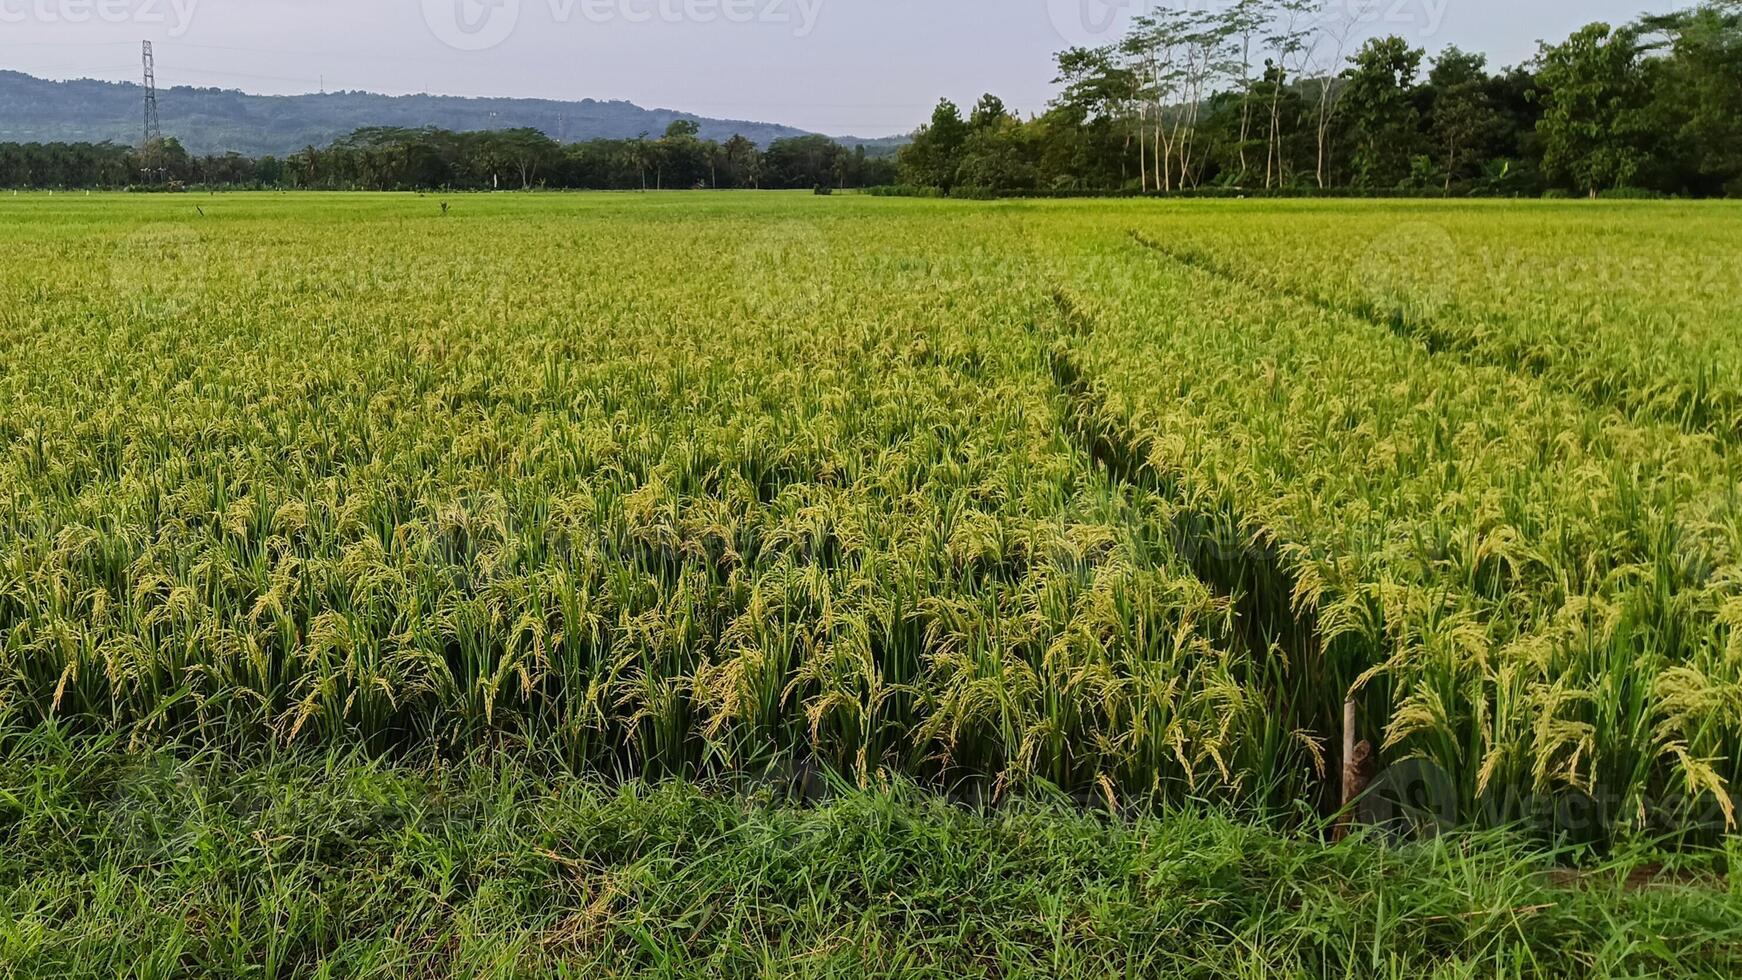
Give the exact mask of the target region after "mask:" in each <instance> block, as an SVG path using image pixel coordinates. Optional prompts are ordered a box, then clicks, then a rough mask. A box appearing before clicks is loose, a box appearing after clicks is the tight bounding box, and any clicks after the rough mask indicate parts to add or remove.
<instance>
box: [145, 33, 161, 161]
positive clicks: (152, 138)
mask: <svg viewBox="0 0 1742 980" xmlns="http://www.w3.org/2000/svg"><path fill="white" fill-rule="evenodd" d="M144 61H145V146H147V147H150V146H151V145H153V144H155V143H157V142H159V141H161V140H162V139H163V124H162V123H161V122H160V121H159V120H158V118H157V67H156V65H155V63H154V62H153V61H152V58H151V42H150V41H146V42H145V55H144Z"/></svg>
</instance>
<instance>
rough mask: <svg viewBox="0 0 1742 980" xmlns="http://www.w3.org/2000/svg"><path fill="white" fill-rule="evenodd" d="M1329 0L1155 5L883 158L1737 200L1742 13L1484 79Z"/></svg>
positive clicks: (1637, 27) (1014, 181)
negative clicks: (1108, 40)
mask: <svg viewBox="0 0 1742 980" xmlns="http://www.w3.org/2000/svg"><path fill="white" fill-rule="evenodd" d="M1354 7H1359V3H1358V2H1357V3H1355V4H1354V5H1353V6H1352V5H1351V4H1350V3H1348V2H1345V0H1337V2H1336V3H1334V4H1333V3H1330V2H1328V0H1239V2H1236V3H1235V4H1233V6H1232V7H1230V8H1228V9H1226V10H1224V11H1220V12H1214V13H1210V12H1203V11H1196V10H1170V9H1157V10H1154V11H1151V12H1149V13H1148V14H1146V15H1145V16H1142V17H1139V18H1137V19H1135V20H1134V21H1133V24H1132V27H1131V29H1130V31H1129V32H1128V33H1127V34H1126V35H1125V36H1124V37H1122V38H1121V39H1119V40H1118V41H1117V42H1116V43H1113V44H1108V45H1105V46H1102V47H1095V48H1073V49H1071V50H1068V51H1065V52H1062V53H1061V54H1059V55H1058V58H1057V66H1058V73H1057V77H1056V78H1055V80H1054V81H1055V83H1056V84H1057V85H1058V86H1059V87H1060V90H1059V94H1058V96H1057V97H1056V98H1055V99H1054V100H1053V102H1052V103H1051V104H1050V105H1049V106H1048V107H1047V109H1046V110H1045V111H1044V112H1043V113H1041V114H1039V115H1037V116H1035V117H1033V118H1029V119H1026V120H1025V119H1021V118H1019V117H1017V116H1016V115H1015V114H1013V113H1011V112H1010V111H1008V110H1007V109H1006V107H1005V105H1004V104H1003V103H1002V102H1001V101H1000V100H999V99H998V98H996V97H995V96H992V95H987V96H985V97H983V98H982V99H981V100H980V101H979V103H978V104H977V105H975V106H974V107H973V109H972V110H971V112H970V113H969V115H968V117H967V118H966V119H964V118H963V116H962V113H961V111H960V109H959V108H958V107H957V106H956V105H955V104H954V103H952V102H950V101H949V100H944V101H942V102H940V103H939V105H938V107H937V109H936V111H935V112H934V113H933V115H932V118H931V121H930V123H929V124H927V125H926V126H924V127H922V128H921V129H920V130H919V131H918V132H917V133H915V135H914V137H913V139H912V141H911V142H910V143H909V144H908V145H907V146H905V147H904V148H903V149H902V151H901V155H900V175H901V180H902V182H903V183H904V184H906V185H908V186H909V187H911V188H913V189H915V190H921V191H930V192H937V193H946V194H974V193H986V192H1061V193H1080V192H1085V191H1110V190H1119V191H1136V192H1156V191H1159V192H1170V191H1171V192H1180V191H1185V192H1193V191H1210V190H1213V189H1227V190H1232V189H1239V190H1253V191H1256V190H1260V189H1262V190H1265V191H1273V192H1287V191H1303V192H1308V193H1312V192H1332V191H1338V190H1345V191H1356V192H1367V193H1375V192H1406V193H1407V192H1417V193H1420V192H1432V193H1464V194H1469V193H1479V194H1507V195H1513V194H1540V193H1545V192H1546V193H1568V194H1580V195H1597V194H1601V193H1605V192H1608V193H1620V194H1625V193H1628V192H1642V193H1662V194H1679V195H1689V196H1717V195H1725V194H1727V195H1730V196H1742V0H1708V2H1706V3H1704V4H1702V5H1701V6H1698V7H1695V8H1693V9H1688V10H1684V11H1681V12H1677V13H1671V14H1666V15H1653V16H1646V17H1643V18H1641V19H1640V20H1638V21H1636V22H1634V23H1631V24H1626V25H1623V26H1620V27H1612V26H1610V25H1608V24H1603V23H1595V24H1591V25H1589V26H1587V27H1585V28H1583V29H1582V30H1580V31H1578V32H1577V33H1575V34H1573V35H1572V36H1571V37H1569V38H1567V39H1566V40H1564V41H1562V42H1560V43H1558V44H1548V43H1543V44H1542V45H1541V47H1540V50H1539V52H1538V53H1537V55H1536V57H1535V58H1534V59H1533V60H1532V61H1531V62H1530V63H1528V64H1526V65H1523V66H1520V67H1517V68H1511V69H1507V70H1504V71H1492V70H1490V69H1489V67H1488V63H1487V59H1486V57H1485V56H1483V55H1481V54H1477V53H1472V52H1466V51H1461V50H1459V49H1458V48H1456V47H1448V48H1446V49H1445V50H1443V51H1441V52H1439V53H1438V54H1437V55H1435V56H1433V57H1432V58H1431V59H1430V58H1429V56H1428V53H1427V52H1426V51H1425V50H1424V49H1422V48H1418V47H1413V46H1411V45H1410V44H1409V42H1407V41H1406V40H1404V39H1403V38H1400V37H1395V36H1391V37H1382V38H1375V39H1370V40H1366V41H1365V42H1364V43H1362V44H1360V45H1359V46H1356V45H1355V44H1354V43H1353V41H1352V38H1353V36H1354V33H1355V30H1356V28H1357V27H1358V26H1359V24H1360V22H1361V20H1362V17H1361V11H1360V10H1358V9H1353V8H1354Z"/></svg>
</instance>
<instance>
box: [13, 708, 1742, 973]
mask: <svg viewBox="0 0 1742 980" xmlns="http://www.w3.org/2000/svg"><path fill="white" fill-rule="evenodd" d="M0 763H3V765H0V975H4V976H7V977H36V976H44V977H46V976H55V977H70V976H91V977H105V978H107V977H115V976H135V977H172V976H211V975H224V976H253V977H289V976H332V977H365V976H367V977H377V976H379V977H399V976H419V977H423V976H467V977H470V976H550V975H558V976H561V975H568V976H588V977H591V976H602V975H606V976H608V975H626V974H636V975H656V976H678V975H697V976H718V975H728V976H775V975H778V976H795V975H796V976H817V975H834V976H862V975H899V976H984V975H990V976H1013V975H1028V976H1085V977H1089V976H1093V977H1104V976H1121V975H1122V976H1164V975H1167V976H1171V975H1183V976H1273V975H1301V976H1338V977H1342V976H1398V977H1422V976H1470V977H1478V976H1479V977H1490V976H1511V975H1518V976H1533V975H1561V976H1568V977H1571V976H1581V977H1582V976H1611V975H1639V976H1643V975H1668V974H1689V975H1714V976H1724V975H1728V976H1733V975H1736V973H1737V971H1738V970H1742V892H1738V891H1737V890H1734V889H1727V887H1726V885H1725V884H1724V878H1723V877H1722V875H1723V872H1724V869H1725V864H1726V862H1724V861H1723V859H1722V857H1721V856H1720V855H1705V856H1695V857H1684V858H1682V859H1681V860H1682V861H1686V862H1693V863H1691V864H1686V865H1683V866H1679V867H1677V868H1675V869H1673V870H1668V871H1665V870H1662V869H1657V868H1650V867H1646V868H1644V870H1642V865H1641V863H1640V860H1639V859H1633V860H1627V859H1613V860H1612V861H1611V862H1610V863H1608V864H1605V865H1604V866H1602V867H1600V868H1597V869H1595V870H1592V871H1590V872H1588V873H1587V874H1586V875H1584V876H1583V877H1581V879H1580V880H1579V882H1578V883H1577V884H1576V885H1575V884H1569V883H1568V881H1567V880H1565V879H1566V876H1565V875H1557V874H1555V873H1553V872H1552V871H1551V869H1550V864H1549V860H1548V859H1547V858H1544V857H1543V856H1541V854H1540V852H1538V853H1537V854H1536V855H1534V856H1530V855H1528V854H1527V851H1526V849H1524V848H1522V847H1518V846H1514V845H1513V844H1512V843H1511V842H1510V841H1508V840H1507V839H1505V838H1502V837H1498V836H1496V835H1493V834H1486V835H1482V836H1454V837H1447V838H1442V839H1440V840H1438V841H1435V842H1433V843H1428V844H1418V845H1412V846H1407V847H1401V848H1387V847H1384V846H1381V845H1379V844H1378V843H1376V842H1374V841H1354V842H1349V843H1345V844H1341V845H1336V846H1325V845H1324V844H1323V843H1322V842H1320V841H1319V840H1317V839H1314V838H1310V837H1306V836H1301V835H1297V834H1291V833H1286V832H1280V831H1277V830H1273V829H1267V828H1265V827H1261V826H1254V825H1251V824H1248V823H1244V822H1241V821H1240V820H1237V819H1233V818H1230V817H1227V816H1222V815H1215V814H1210V813H1207V812H1184V813H1176V814H1173V815H1169V816H1164V817H1144V818H1137V819H1134V820H1132V821H1128V822H1127V821H1112V820H1109V819H1107V818H1106V817H1104V816H1095V815H1089V814H1082V813H1078V812H1071V811H1066V810H1059V809H1051V808H1046V807H1041V806H1038V805H1025V806H1019V807H1014V808H1011V809H1007V810H1002V811H998V812H995V813H985V812H982V813H973V812H969V811H967V810H964V809H960V808H953V807H950V806H948V805H946V804H944V803H941V802H938V801H936V800H935V799H927V798H925V797H923V796H921V795H919V794H917V793H912V792H909V791H906V790H903V789H900V788H897V789H894V790H886V791H881V792H873V793H858V792H853V791H843V792H841V793H839V794H837V795H836V796H835V797H834V798H833V799H832V800H831V801H829V802H827V803H822V804H818V805H812V806H804V805H794V804H790V803H781V802H778V801H774V800H768V799H762V800H757V799H752V798H747V797H745V796H742V795H732V794H723V795H719V796H713V795H709V794H707V793H705V792H703V791H701V790H698V789H697V788H695V787H693V786H684V785H681V784H672V785H664V786H658V787H649V786H630V787H626V788H618V789H606V788H603V787H602V786H600V785H599V784H596V783H588V782H585V781H577V780H573V779H552V778H546V777H543V776H540V775H539V774H536V773H533V772H530V771H527V770H524V769H522V768H520V767H518V766H516V765H515V764H514V763H512V762H509V761H506V760H505V759H504V758H497V759H495V760H487V759H482V758H479V759H474V760H472V761H471V762H470V763H468V764H466V765H453V764H451V763H450V764H444V765H435V764H430V765H425V766H411V765H408V764H404V763H400V764H385V763H379V762H369V761H364V760H361V759H358V758H341V757H338V756H328V757H319V756H297V757H287V758H275V759H262V760H256V761H254V762H251V763H248V764H236V763H233V762H231V761H229V760H227V759H225V758H222V757H219V756H215V755H194V756H187V755H174V754H169V753H164V752H153V753H146V754H136V753H133V754H130V753H126V752H124V751H122V750H121V749H120V748H119V747H117V746H113V745H102V746H94V745H91V744H89V743H73V742H68V741H66V740H64V739H61V738H59V737H56V736H53V735H50V734H45V733H43V732H40V731H39V732H36V733H33V734H28V735H15V736H11V737H8V738H6V739H4V740H0ZM1630 876H1632V878H1633V880H1632V882H1631V883H1630V882H1629V877H1630ZM1647 876H1652V877H1654V878H1655V879H1656V880H1655V881H1654V882H1653V883H1650V884H1642V879H1643V878H1645V877H1647Z"/></svg>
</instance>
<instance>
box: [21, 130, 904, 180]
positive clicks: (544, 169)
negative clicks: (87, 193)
mask: <svg viewBox="0 0 1742 980" xmlns="http://www.w3.org/2000/svg"><path fill="white" fill-rule="evenodd" d="M698 132H699V127H698V126H697V124H696V123H694V122H692V121H689V120H678V121H676V122H673V123H672V124H671V125H670V126H669V127H668V128H667V129H666V131H665V133H664V134H663V135H661V136H660V137H658V138H655V139H650V138H648V137H647V136H645V135H643V136H641V137H637V138H635V139H626V140H610V139H599V140H588V141H585V142H580V143H570V144H566V145H565V144H562V143H558V142H557V141H555V140H553V139H551V138H550V137H549V136H546V135H545V134H544V133H542V132H539V131H538V130H536V129H510V130H498V131H486V132H468V133H456V132H451V131H449V130H444V129H435V128H426V129H404V128H393V127H373V128H366V129H359V130H357V131H355V132H353V133H351V134H350V135H348V136H345V137H342V138H340V139H338V140H335V141H334V142H333V143H332V144H331V145H329V146H327V147H326V148H324V149H319V148H316V147H313V146H310V147H308V148H306V149H304V150H302V151H300V152H297V153H293V154H291V155H289V156H287V157H283V158H279V157H272V156H262V157H245V156H242V155H240V154H236V153H228V154H213V155H206V156H194V155H191V154H189V153H188V152H187V151H186V150H185V149H183V148H182V146H181V144H180V143H179V142H178V141H176V140H175V139H174V138H173V137H171V138H166V139H164V140H162V141H159V142H155V143H153V144H152V145H150V146H147V147H144V148H134V147H129V146H123V145H119V144H115V143H0V187H15V188H90V189H104V188H110V189H112V188H123V187H139V186H182V187H188V186H199V187H262V188H297V189H324V190H352V189H361V190H433V189H443V188H446V189H453V190H508V189H514V190H520V189H530V188H536V187H544V188H569V189H592V190H658V189H692V188H720V189H739V188H831V189H832V188H837V187H842V188H847V187H866V186H871V185H877V184H889V183H892V182H893V181H894V179H895V163H894V161H893V160H892V159H889V158H887V157H876V156H872V155H869V154H867V153H866V152H865V148H864V147H862V146H861V147H854V148H852V149H849V148H847V147H845V146H842V145H841V144H840V143H837V142H835V141H834V140H831V139H829V138H828V137H826V136H799V137H792V138H787V139H778V140H774V141H773V142H771V143H770V144H769V145H768V146H767V147H765V148H764V147H760V146H758V145H757V144H755V143H754V142H752V141H750V140H749V139H746V138H745V137H743V136H734V137H733V138H731V139H730V140H727V141H726V142H724V143H720V142H718V141H715V140H706V139H702V138H700V137H699V135H698Z"/></svg>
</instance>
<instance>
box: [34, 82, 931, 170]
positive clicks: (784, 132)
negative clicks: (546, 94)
mask: <svg viewBox="0 0 1742 980" xmlns="http://www.w3.org/2000/svg"><path fill="white" fill-rule="evenodd" d="M143 101H144V91H143V90H142V88H141V87H140V86H139V85H136V84H134V83H132V82H102V81H93V80H91V79H79V80H77V81H70V82H55V81H49V80H47V79H41V78H35V77H32V76H30V75H25V74H21V73H19V72H13V71H0V143H6V142H21V143H29V142H44V143H47V142H92V143H101V142H104V141H111V142H115V143H127V144H131V143H137V142H138V141H139V130H140V114H141V105H142V103H143ZM157 101H158V106H159V112H160V115H161V116H162V118H163V132H164V134H165V135H167V136H174V137H175V138H177V139H179V140H181V143H182V145H183V146H184V147H186V148H187V149H188V151H189V152H190V153H195V154H205V153H224V152H228V151H232V150H233V151H235V152H237V153H242V154H245V155H248V156H260V155H263V154H273V155H277V156H284V155H287V154H290V153H294V152H296V151H297V150H300V149H302V148H303V147H305V146H311V145H312V146H325V145H327V144H328V143H330V142H332V141H333V140H334V139H337V138H338V137H340V136H343V135H345V134H346V133H349V132H351V131H352V130H355V129H359V128H361V127H364V126H404V127H408V128H416V127H421V126H438V127H441V128H442V129H451V130H455V131H458V132H469V131H473V130H480V129H513V128H517V127H521V126H530V127H532V128H533V129H538V130H542V131H543V132H544V133H546V134H547V135H549V136H550V137H551V138H553V139H556V140H558V141H560V142H564V143H575V142H579V141H581V140H588V139H599V138H608V139H633V138H634V137H636V136H639V135H640V134H642V133H647V134H648V135H650V136H658V135H660V134H661V133H663V132H665V128H666V127H667V126H669V125H670V124H671V123H672V122H673V121H675V120H678V119H691V120H694V121H695V122H696V123H697V124H699V125H700V126H701V136H702V137H703V138H704V139H713V140H719V141H722V142H723V141H725V140H728V139H731V138H732V136H733V135H734V134H742V135H743V136H744V137H745V138H746V139H750V140H753V141H755V142H756V143H758V144H761V145H763V146H766V145H767V144H768V143H770V142H772V141H774V140H777V139H782V138H785V137H789V136H806V135H810V134H808V133H806V132H805V131H804V130H802V129H795V128H793V127H791V126H781V125H778V124H775V123H764V122H750V121H745V120H733V119H709V118H707V117H704V116H697V115H693V114H691V113H687V112H677V111H674V110H671V109H643V108H642V107H640V106H638V105H636V104H634V103H633V102H600V101H598V100H596V99H582V100H580V101H579V102H559V101H554V100H550V99H470V98H460V97H457V96H447V95H403V96H391V95H376V94H374V93H371V92H335V93H332V94H330V95H248V94H247V93H244V92H238V91H234V90H230V89H215V88H187V87H178V88H171V89H164V90H162V91H160V92H159V93H158V96H157ZM839 139H840V141H841V142H842V143H845V144H847V145H849V146H857V145H861V144H863V145H864V146H865V147H866V150H867V152H871V153H878V152H888V151H892V150H893V149H894V148H895V147H897V146H899V145H900V144H901V143H902V142H904V141H903V140H901V139H873V140H863V139H857V138H853V137H845V138H839Z"/></svg>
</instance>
